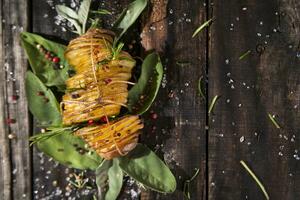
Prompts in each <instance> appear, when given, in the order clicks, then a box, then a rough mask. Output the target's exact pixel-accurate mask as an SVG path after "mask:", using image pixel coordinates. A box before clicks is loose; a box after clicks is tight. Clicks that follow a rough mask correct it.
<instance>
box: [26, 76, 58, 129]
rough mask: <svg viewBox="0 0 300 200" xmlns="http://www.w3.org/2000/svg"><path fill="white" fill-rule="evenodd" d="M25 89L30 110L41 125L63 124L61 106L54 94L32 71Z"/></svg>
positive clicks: (27, 77)
mask: <svg viewBox="0 0 300 200" xmlns="http://www.w3.org/2000/svg"><path fill="white" fill-rule="evenodd" d="M25 88H26V95H27V101H28V106H29V110H30V112H31V113H32V115H33V116H34V117H35V118H36V119H37V120H38V121H39V123H40V124H42V125H59V124H61V114H60V112H59V105H58V103H57V100H56V98H55V96H54V94H53V93H52V91H51V90H50V89H48V88H46V87H45V85H44V84H43V83H42V82H41V81H40V79H39V78H38V77H37V76H36V75H34V74H33V73H32V72H31V71H28V72H27V73H26V80H25Z"/></svg>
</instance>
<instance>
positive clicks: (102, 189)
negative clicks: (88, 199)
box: [96, 159, 123, 200]
mask: <svg viewBox="0 0 300 200" xmlns="http://www.w3.org/2000/svg"><path fill="white" fill-rule="evenodd" d="M96 183H97V187H98V198H99V199H104V200H115V199H117V197H118V195H119V193H120V191H121V189H122V185H123V171H122V169H121V168H120V166H119V161H118V160H117V159H114V160H105V161H104V163H103V164H102V165H101V166H100V167H99V168H98V169H97V170H96ZM107 183H108V184H107Z"/></svg>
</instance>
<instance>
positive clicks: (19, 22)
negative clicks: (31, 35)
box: [0, 1, 31, 199]
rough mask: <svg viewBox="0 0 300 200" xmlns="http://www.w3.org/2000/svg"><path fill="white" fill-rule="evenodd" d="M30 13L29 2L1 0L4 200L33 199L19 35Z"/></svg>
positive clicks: (2, 185) (23, 63)
mask: <svg viewBox="0 0 300 200" xmlns="http://www.w3.org/2000/svg"><path fill="white" fill-rule="evenodd" d="M28 16H29V15H28V2H27V1H22V3H20V2H19V1H1V17H0V18H1V23H2V25H1V50H0V51H1V66H2V67H1V71H0V74H1V98H0V102H1V103H0V104H1V113H2V114H1V127H0V131H1V133H2V134H1V143H0V146H1V148H2V150H1V160H2V161H3V162H1V178H2V180H1V189H0V191H1V199H11V198H13V199H31V195H30V194H31V168H30V165H31V160H30V148H29V143H28V136H29V130H30V126H29V115H28V109H27V101H26V97H25V88H24V75H25V72H26V68H27V61H26V58H25V55H24V52H23V50H22V48H21V45H20V38H19V33H20V32H21V31H23V30H24V29H25V30H26V29H27V28H28V21H29V17H28ZM8 138H11V140H9V139H8Z"/></svg>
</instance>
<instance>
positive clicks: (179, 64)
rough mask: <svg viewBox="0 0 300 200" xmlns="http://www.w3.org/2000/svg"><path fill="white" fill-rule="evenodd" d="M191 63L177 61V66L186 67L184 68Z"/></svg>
mask: <svg viewBox="0 0 300 200" xmlns="http://www.w3.org/2000/svg"><path fill="white" fill-rule="evenodd" d="M190 64H191V63H190V62H188V61H176V65H178V66H180V67H184V66H188V65H190Z"/></svg>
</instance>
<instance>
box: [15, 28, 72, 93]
mask: <svg viewBox="0 0 300 200" xmlns="http://www.w3.org/2000/svg"><path fill="white" fill-rule="evenodd" d="M21 41H22V45H23V47H24V49H25V51H26V53H27V56H28V60H29V63H30V66H31V69H32V71H33V72H34V73H35V74H36V75H37V76H38V77H39V79H40V80H41V81H42V82H43V83H44V84H45V85H46V86H56V87H58V88H59V89H61V90H62V89H64V87H65V80H66V79H68V78H69V75H68V70H70V67H69V65H68V63H67V61H66V60H65V59H64V52H65V48H66V47H65V46H64V45H62V44H59V43H56V42H52V41H50V40H47V39H45V38H43V37H41V36H39V35H36V34H32V33H28V32H22V33H21ZM37 44H40V45H42V46H43V47H44V48H45V49H46V50H47V51H50V52H51V53H53V54H54V55H55V56H57V57H59V58H60V64H61V65H63V66H64V68H63V69H57V70H56V69H54V68H53V67H54V63H53V62H51V61H49V60H48V59H46V58H45V55H44V53H42V52H40V51H39V50H38V48H37Z"/></svg>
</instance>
